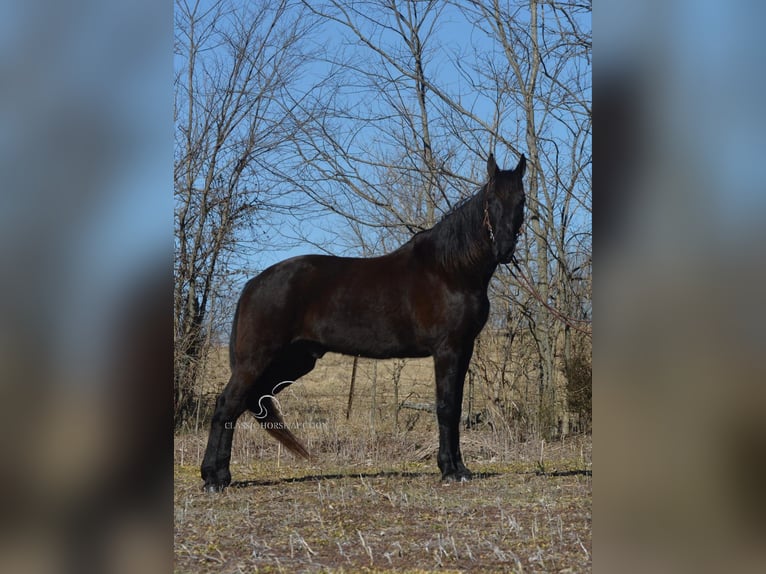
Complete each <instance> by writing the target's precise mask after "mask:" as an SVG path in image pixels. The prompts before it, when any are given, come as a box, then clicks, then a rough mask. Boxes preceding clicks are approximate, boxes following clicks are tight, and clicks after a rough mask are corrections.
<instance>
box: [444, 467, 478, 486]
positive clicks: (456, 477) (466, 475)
mask: <svg viewBox="0 0 766 574" xmlns="http://www.w3.org/2000/svg"><path fill="white" fill-rule="evenodd" d="M472 476H473V475H472V474H471V471H469V470H468V469H464V470H458V471H456V472H453V473H450V474H445V475H444V476H442V483H444V484H449V483H452V482H468V481H469V480H471V477H472Z"/></svg>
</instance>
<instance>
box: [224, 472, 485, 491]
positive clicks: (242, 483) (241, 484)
mask: <svg viewBox="0 0 766 574" xmlns="http://www.w3.org/2000/svg"><path fill="white" fill-rule="evenodd" d="M493 476H500V473H499V472H477V473H475V474H474V475H473V480H481V479H484V478H490V477H493ZM386 477H399V478H423V477H430V478H434V479H438V477H439V474H438V473H435V472H407V471H399V470H381V471H378V472H348V473H326V474H310V475H307V476H295V477H288V478H276V479H271V480H235V481H234V482H232V483H231V485H230V486H231V488H247V487H250V486H276V485H279V484H292V483H296V482H315V481H320V480H338V479H342V478H386Z"/></svg>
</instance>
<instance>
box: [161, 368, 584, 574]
mask: <svg viewBox="0 0 766 574" xmlns="http://www.w3.org/2000/svg"><path fill="white" fill-rule="evenodd" d="M351 364H352V360H351V359H350V358H348V357H340V356H337V355H327V356H326V357H325V358H324V359H322V360H321V361H320V362H319V363H318V364H317V368H316V369H315V370H314V371H313V372H312V373H311V374H310V375H308V376H307V377H305V378H304V379H301V381H299V382H298V383H296V384H294V385H292V386H291V387H290V388H289V389H288V390H286V391H285V392H283V393H281V394H280V395H279V399H280V403H281V408H282V411H283V413H284V416H285V420H286V422H287V423H288V424H290V425H291V426H292V428H293V432H294V433H295V434H296V435H297V436H298V437H299V438H300V439H301V440H302V441H303V443H304V444H305V445H306V446H307V448H308V449H309V451H310V452H311V453H312V455H313V459H312V460H311V461H303V460H298V459H296V458H295V457H294V456H293V455H292V454H290V453H286V452H285V451H283V450H282V448H281V447H280V446H279V445H278V444H277V443H276V442H275V441H274V440H273V439H271V437H269V435H268V434H267V433H266V432H264V431H263V430H262V429H261V428H260V426H259V424H258V421H257V420H255V419H254V418H253V417H251V416H249V415H244V416H243V417H242V419H240V423H239V424H238V426H237V432H236V433H235V439H234V446H233V449H232V465H231V470H232V477H233V481H234V482H233V484H232V486H231V487H230V488H229V489H227V490H226V491H225V492H224V493H222V494H214V495H211V494H207V493H203V492H202V490H201V486H202V481H201V479H200V476H199V465H200V462H201V460H202V455H203V453H204V447H205V441H206V428H204V426H203V425H202V422H203V421H204V416H202V415H201V417H200V420H201V422H200V426H199V428H198V429H197V430H196V431H195V430H194V429H191V430H190V431H189V432H186V433H182V434H179V435H178V436H177V437H176V448H175V483H176V487H175V571H176V572H388V571H390V572H424V571H436V570H438V571H454V572H587V571H590V569H591V491H592V478H591V439H590V437H589V436H575V437H570V438H566V439H563V440H559V441H556V442H553V443H545V442H543V441H541V440H537V439H529V440H526V441H524V442H519V441H517V440H515V439H514V438H513V437H514V435H513V433H512V432H511V430H512V429H509V428H506V427H505V426H503V425H502V424H501V423H500V422H499V421H496V422H494V423H493V424H484V425H480V426H477V427H474V428H471V429H465V430H463V431H462V440H461V445H462V450H463V457H464V459H465V461H466V464H467V466H468V467H469V468H470V469H471V470H472V471H473V472H474V473H475V475H476V478H475V479H474V480H473V481H471V482H469V483H463V484H448V485H443V484H441V483H440V481H439V477H440V475H439V471H438V469H437V467H436V458H435V456H436V449H437V429H436V423H435V416H434V415H433V413H430V412H426V411H421V410H414V409H400V410H399V411H398V413H397V412H396V409H395V405H396V404H397V399H398V403H402V402H406V403H408V404H420V405H422V404H427V403H429V402H433V374H432V370H431V362H430V360H407V361H405V362H404V363H402V362H396V361H377V362H375V361H369V360H359V363H358V369H357V377H356V383H355V395H354V400H353V404H352V408H351V412H350V417H349V419H348V420H347V419H346V411H347V403H348V390H349V382H350V376H351ZM210 371H211V376H210V377H209V384H210V389H207V390H209V391H210V392H214V391H217V390H219V389H220V388H221V387H222V386H223V385H224V384H225V380H226V377H227V374H228V369H227V367H226V366H225V361H224V359H223V357H221V358H220V359H219V360H218V361H217V362H216V364H214V365H211V369H210ZM397 373H399V390H398V397H397V396H395V395H394V391H393V382H392V381H393V379H394V378H395V376H396V374H397ZM477 387H480V385H477ZM475 395H476V396H475V397H474V398H473V399H472V400H473V408H474V410H475V411H476V412H478V411H479V410H481V409H482V408H486V407H487V406H488V405H489V402H490V401H489V397H488V396H487V393H485V392H483V391H482V390H479V389H477V390H476V391H475ZM203 411H204V409H203ZM203 414H204V412H203Z"/></svg>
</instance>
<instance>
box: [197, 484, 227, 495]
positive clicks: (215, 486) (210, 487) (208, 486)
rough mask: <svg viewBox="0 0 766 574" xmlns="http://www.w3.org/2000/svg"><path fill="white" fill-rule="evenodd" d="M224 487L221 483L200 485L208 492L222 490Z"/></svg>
mask: <svg viewBox="0 0 766 574" xmlns="http://www.w3.org/2000/svg"><path fill="white" fill-rule="evenodd" d="M225 488H226V487H225V486H224V485H223V484H206V485H205V486H203V487H202V490H204V491H205V492H210V493H213V494H214V493H217V492H223V491H224V489H225Z"/></svg>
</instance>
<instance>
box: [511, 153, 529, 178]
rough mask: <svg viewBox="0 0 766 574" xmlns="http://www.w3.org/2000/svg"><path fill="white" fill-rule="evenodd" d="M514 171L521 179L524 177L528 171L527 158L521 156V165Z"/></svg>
mask: <svg viewBox="0 0 766 574" xmlns="http://www.w3.org/2000/svg"><path fill="white" fill-rule="evenodd" d="M513 171H515V172H517V173H518V174H519V177H524V172H525V171H527V156H525V155H524V154H521V157H520V158H519V164H518V165H517V166H516V169H514V170H513Z"/></svg>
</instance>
